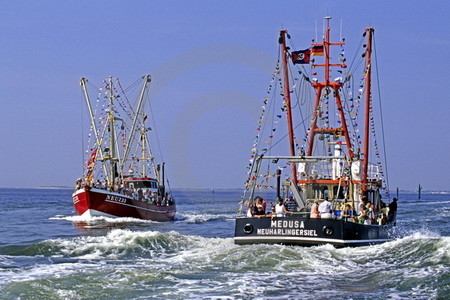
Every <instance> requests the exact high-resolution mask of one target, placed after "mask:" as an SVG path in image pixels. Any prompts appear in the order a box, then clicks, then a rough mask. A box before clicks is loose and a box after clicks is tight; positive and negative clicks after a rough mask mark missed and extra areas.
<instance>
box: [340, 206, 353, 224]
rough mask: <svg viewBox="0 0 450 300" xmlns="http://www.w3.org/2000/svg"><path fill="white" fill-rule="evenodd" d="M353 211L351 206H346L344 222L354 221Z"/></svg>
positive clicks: (343, 212) (343, 214) (343, 215)
mask: <svg viewBox="0 0 450 300" xmlns="http://www.w3.org/2000/svg"><path fill="white" fill-rule="evenodd" d="M353 216H354V213H353V210H352V207H351V206H350V204H345V209H344V210H343V211H342V220H344V221H346V222H352V221H353Z"/></svg>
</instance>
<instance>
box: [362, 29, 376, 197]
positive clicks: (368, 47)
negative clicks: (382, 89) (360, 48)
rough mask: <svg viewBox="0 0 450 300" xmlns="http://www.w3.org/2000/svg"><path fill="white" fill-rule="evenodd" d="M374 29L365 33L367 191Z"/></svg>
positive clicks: (364, 188)
mask: <svg viewBox="0 0 450 300" xmlns="http://www.w3.org/2000/svg"><path fill="white" fill-rule="evenodd" d="M373 32H374V29H373V28H370V27H368V28H366V29H365V34H367V45H366V52H365V57H366V70H365V71H366V80H365V85H366V99H365V100H366V106H365V113H366V114H365V120H364V126H365V127H364V159H363V178H362V179H363V184H362V190H363V191H367V190H368V187H367V183H368V176H369V169H368V168H369V140H370V107H371V104H372V103H371V84H372V76H371V73H372V61H371V59H372V35H373Z"/></svg>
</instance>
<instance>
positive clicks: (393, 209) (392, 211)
mask: <svg viewBox="0 0 450 300" xmlns="http://www.w3.org/2000/svg"><path fill="white" fill-rule="evenodd" d="M388 207H389V212H388V217H387V221H388V222H392V221H394V220H395V218H396V217H397V198H394V199H392V202H391V203H389V205H388Z"/></svg>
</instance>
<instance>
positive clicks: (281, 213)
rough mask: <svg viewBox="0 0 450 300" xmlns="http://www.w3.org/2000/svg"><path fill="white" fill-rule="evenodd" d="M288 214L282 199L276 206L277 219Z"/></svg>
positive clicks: (279, 199)
mask: <svg viewBox="0 0 450 300" xmlns="http://www.w3.org/2000/svg"><path fill="white" fill-rule="evenodd" d="M286 213H289V212H288V211H287V210H286V207H284V204H283V200H281V198H278V203H277V205H275V216H277V217H284V216H285V215H286Z"/></svg>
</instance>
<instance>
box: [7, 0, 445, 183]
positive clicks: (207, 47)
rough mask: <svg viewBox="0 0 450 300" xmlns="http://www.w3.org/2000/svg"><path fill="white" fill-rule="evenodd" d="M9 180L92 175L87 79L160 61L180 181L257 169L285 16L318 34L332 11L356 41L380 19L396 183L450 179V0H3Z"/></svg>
mask: <svg viewBox="0 0 450 300" xmlns="http://www.w3.org/2000/svg"><path fill="white" fill-rule="evenodd" d="M0 6H1V9H0V45H1V46H0V59H1V61H0V92H1V94H0V95H1V96H0V104H1V108H2V109H1V110H0V120H1V124H2V125H1V126H0V137H1V140H2V142H1V143H0V157H1V158H2V166H1V172H0V187H34V186H44V185H45V186H48V185H72V184H73V182H74V181H75V179H76V178H78V177H79V176H80V175H81V172H82V169H81V166H82V159H81V157H82V151H83V150H82V147H81V140H82V135H81V126H82V122H83V118H84V121H86V117H85V116H84V117H83V116H82V114H83V112H85V110H84V103H83V102H82V94H81V89H80V87H79V79H80V77H86V78H88V79H89V80H90V82H91V83H93V84H95V85H99V84H100V83H101V80H102V79H104V78H106V77H108V76H110V75H112V76H115V77H119V78H120V79H121V81H122V83H124V85H127V83H132V82H134V81H135V80H136V79H137V78H138V77H139V76H141V75H143V74H146V73H149V74H151V75H152V78H153V82H152V85H151V87H150V89H151V95H152V97H151V101H152V104H151V105H152V109H153V111H154V113H155V122H156V125H157V130H158V135H159V139H160V142H161V149H162V151H163V153H164V154H163V155H164V159H165V161H166V163H167V167H168V170H167V171H168V175H169V176H170V180H171V185H172V186H173V187H192V188H234V187H242V186H243V184H244V181H245V173H246V169H245V167H246V165H247V159H248V155H249V149H250V148H251V144H252V141H253V136H254V129H255V124H256V121H257V114H258V113H259V105H260V99H261V98H262V97H264V93H265V89H266V88H267V83H268V81H269V80H270V76H271V72H272V69H273V66H274V63H275V58H276V55H277V49H278V44H277V38H278V31H279V30H280V29H282V28H285V29H287V30H288V31H289V33H290V34H291V35H292V37H293V39H294V41H295V44H296V45H298V47H299V48H303V47H307V46H309V43H310V41H311V39H312V38H314V37H315V34H316V33H315V27H316V25H315V24H316V23H317V24H319V25H318V27H319V28H321V24H322V19H323V17H324V16H326V15H331V16H332V17H333V23H332V25H334V30H339V24H340V23H341V22H342V25H343V27H342V32H343V36H344V37H346V40H347V42H348V43H349V48H351V45H352V41H353V42H354V43H355V44H356V43H357V42H359V39H360V36H361V33H362V32H363V30H364V28H365V27H368V26H371V27H374V28H375V37H376V47H377V53H378V54H377V55H378V64H379V68H380V81H381V89H382V101H383V104H384V111H383V113H384V120H385V130H386V143H387V154H388V164H389V165H388V167H389V170H388V171H389V181H390V187H391V189H395V188H396V187H399V188H400V189H409V190H414V189H416V188H417V186H418V184H419V183H420V184H421V185H422V186H423V187H424V189H428V190H450V180H449V179H448V177H447V173H448V169H450V162H449V160H448V159H447V155H448V152H449V149H450V133H449V129H450V118H449V116H448V115H449V113H450V101H449V100H450V99H449V96H448V92H447V89H446V87H447V86H448V83H447V82H448V70H450V59H449V57H450V50H449V49H450V37H449V35H448V31H449V29H450V23H449V21H448V16H447V14H448V10H449V6H450V4H448V2H447V1H430V2H424V1H315V2H311V1H271V2H269V1H267V2H263V1H214V0H212V1H87V0H81V1H3V0H1V1H0Z"/></svg>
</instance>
